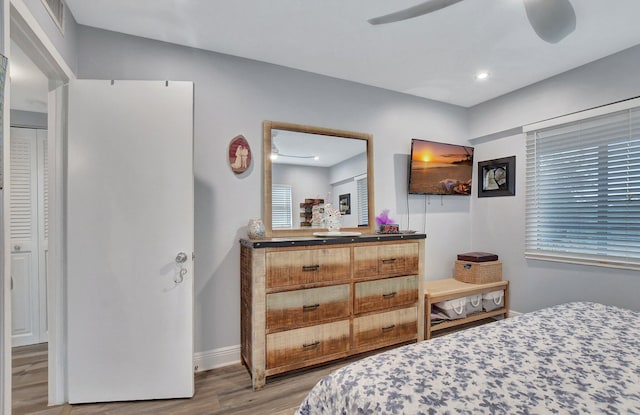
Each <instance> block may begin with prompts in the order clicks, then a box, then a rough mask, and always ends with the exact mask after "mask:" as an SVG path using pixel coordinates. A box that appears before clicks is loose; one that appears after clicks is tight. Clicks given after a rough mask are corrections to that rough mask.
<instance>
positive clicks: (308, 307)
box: [302, 304, 320, 311]
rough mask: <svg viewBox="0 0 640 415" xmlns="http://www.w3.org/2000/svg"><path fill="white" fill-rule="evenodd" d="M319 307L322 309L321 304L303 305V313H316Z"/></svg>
mask: <svg viewBox="0 0 640 415" xmlns="http://www.w3.org/2000/svg"><path fill="white" fill-rule="evenodd" d="M318 307H320V304H313V305H303V306H302V311H314V310H317V309H318Z"/></svg>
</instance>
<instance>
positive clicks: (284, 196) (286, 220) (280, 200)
mask: <svg viewBox="0 0 640 415" xmlns="http://www.w3.org/2000/svg"><path fill="white" fill-rule="evenodd" d="M271 206H272V207H271V227H272V228H273V229H278V228H291V227H293V223H292V219H293V217H292V216H293V215H292V213H291V212H292V210H291V186H289V185H286V184H273V186H271Z"/></svg>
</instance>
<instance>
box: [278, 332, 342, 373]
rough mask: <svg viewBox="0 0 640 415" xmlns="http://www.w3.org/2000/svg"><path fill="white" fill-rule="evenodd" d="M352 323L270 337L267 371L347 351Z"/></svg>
mask: <svg viewBox="0 0 640 415" xmlns="http://www.w3.org/2000/svg"><path fill="white" fill-rule="evenodd" d="M348 347H349V320H343V321H337V322H334V323H327V324H321V325H318V326H312V327H306V328H302V329H296V330H288V331H283V332H279V333H272V334H269V335H267V369H273V368H276V367H279V366H285V365H288V364H293V363H299V362H302V361H305V360H309V359H314V358H317V357H322V356H326V355H331V354H335V353H340V352H346V351H347V350H348Z"/></svg>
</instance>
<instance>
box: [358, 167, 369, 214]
mask: <svg viewBox="0 0 640 415" xmlns="http://www.w3.org/2000/svg"><path fill="white" fill-rule="evenodd" d="M356 190H357V192H358V226H369V191H368V188H367V176H363V177H360V178H358V179H357V180H356Z"/></svg>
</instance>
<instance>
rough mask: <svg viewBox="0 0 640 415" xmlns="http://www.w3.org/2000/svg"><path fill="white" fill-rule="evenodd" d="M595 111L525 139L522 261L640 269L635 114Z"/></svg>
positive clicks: (639, 111) (639, 117)
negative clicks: (524, 229) (584, 117)
mask: <svg viewBox="0 0 640 415" xmlns="http://www.w3.org/2000/svg"><path fill="white" fill-rule="evenodd" d="M636 105H637V104H636ZM602 112H603V111H602V109H599V111H598V113H600V115H597V116H594V117H591V118H587V119H583V120H577V121H572V122H570V123H566V124H561V125H555V126H549V127H545V128H541V129H538V130H531V131H529V132H527V143H526V146H527V148H526V151H527V166H526V169H527V200H526V231H525V235H526V256H527V257H528V258H534V259H545V260H556V261H563V262H574V263H582V264H589V265H603V266H611V267H619V268H631V269H640V108H638V107H636V108H630V109H624V110H621V111H615V112H611V113H608V114H602ZM573 118H575V117H573Z"/></svg>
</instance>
